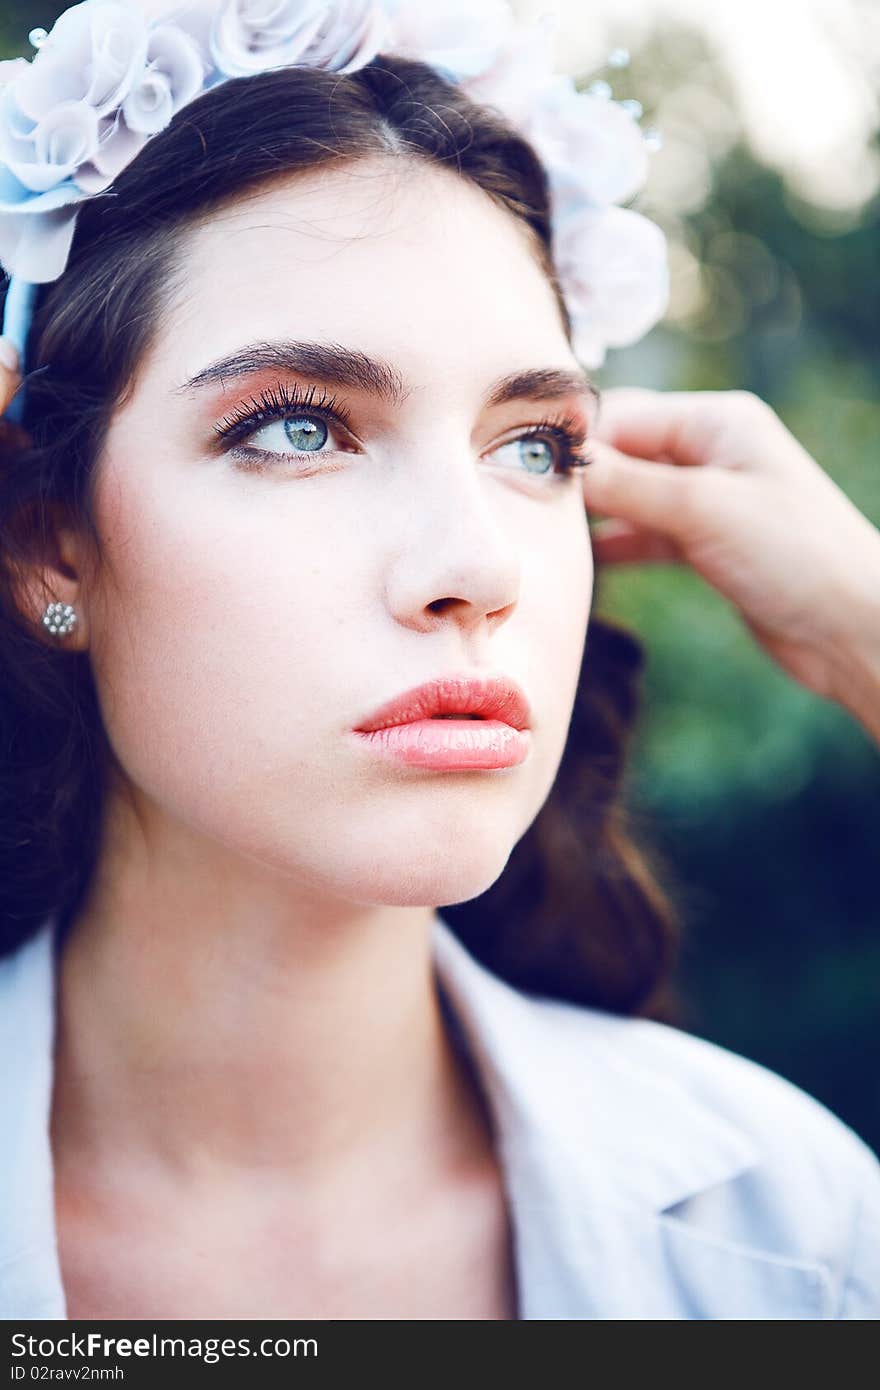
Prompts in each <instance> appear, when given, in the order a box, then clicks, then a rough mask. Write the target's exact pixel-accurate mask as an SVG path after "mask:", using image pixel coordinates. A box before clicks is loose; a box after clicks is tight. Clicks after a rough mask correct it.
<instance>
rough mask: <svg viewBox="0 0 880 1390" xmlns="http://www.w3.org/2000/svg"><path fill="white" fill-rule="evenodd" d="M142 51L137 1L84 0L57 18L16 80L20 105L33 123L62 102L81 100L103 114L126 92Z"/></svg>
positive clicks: (141, 59)
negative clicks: (128, 3)
mask: <svg viewBox="0 0 880 1390" xmlns="http://www.w3.org/2000/svg"><path fill="white" fill-rule="evenodd" d="M146 53H147V26H146V22H145V20H144V17H143V15H142V14H141V13H140V12H139V11H138V9H137V7H136V6H130V5H120V4H116V3H114V0H83V3H82V4H79V5H73V6H71V8H70V9H69V10H65V11H64V14H63V15H61V16H60V18H59V19H58V20H56V22H55V24H54V25H53V27H52V30H51V32H50V33H49V36H48V38H47V39H46V40H45V42H44V43H43V45H42V47H41V48H40V49H39V51H38V52H37V54H36V56H35V57H34V59H33V61H32V62H30V63H28V64H27V71H26V72H23V73H22V75H21V76H20V77H19V78H16V79H15V82H14V86H15V89H16V101H17V103H18V107H19V110H20V111H21V113H22V115H24V116H27V117H29V119H30V120H32V121H35V122H36V121H39V120H42V118H43V117H44V116H46V115H47V114H48V113H49V111H51V110H52V108H53V107H55V106H57V105H58V104H59V103H60V102H62V101H84V102H86V103H87V104H88V105H89V106H92V107H94V109H95V111H96V113H97V115H98V116H106V115H107V114H108V112H110V111H113V110H115V108H116V107H117V106H119V104H120V102H122V101H124V99H125V97H126V96H127V95H128V93H129V91H130V90H131V87H132V84H133V83H134V80H135V77H136V76H137V75H138V74H139V73H140V71H141V69H142V68H143V66H144V62H145V60H146Z"/></svg>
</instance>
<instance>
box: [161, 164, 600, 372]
mask: <svg viewBox="0 0 880 1390" xmlns="http://www.w3.org/2000/svg"><path fill="white" fill-rule="evenodd" d="M182 271H183V273H182V274H181V276H180V277H179V280H178V288H177V289H176V290H175V291H174V293H173V295H172V297H171V300H170V302H169V304H168V305H167V310H166V312H167V315H168V317H169V318H170V326H171V327H172V328H173V335H172V336H171V338H170V341H173V342H174V344H175V356H176V357H177V358H178V365H179V368H180V373H179V375H180V376H181V377H182V376H183V375H186V373H187V370H192V369H193V367H194V366H197V365H200V364H201V363H202V362H203V360H205V357H206V346H207V348H208V355H210V356H212V357H217V356H219V355H220V354H221V353H222V352H224V351H225V350H230V351H231V350H233V349H234V348H236V347H237V346H239V344H240V343H241V342H242V341H243V338H242V334H243V333H244V334H245V335H246V336H247V338H248V339H251V340H253V339H256V338H267V339H268V338H272V337H277V336H282V335H283V336H287V337H292V336H295V337H297V338H300V339H306V338H311V339H314V340H318V339H321V340H338V341H340V342H345V343H349V344H356V345H357V346H358V347H360V348H361V349H362V350H364V351H366V352H375V353H376V354H377V355H381V356H384V357H387V358H391V359H398V360H402V361H406V362H408V363H409V364H410V366H411V368H412V375H413V376H414V377H416V378H417V377H418V371H419V367H418V364H419V363H420V362H421V363H422V364H423V367H424V370H425V371H431V372H432V373H433V372H436V371H437V370H438V369H440V370H442V369H443V366H442V364H443V362H445V363H446V364H447V365H448V367H449V369H450V370H452V369H453V368H454V366H455V364H456V363H457V364H458V365H459V368H464V369H467V370H470V371H471V372H473V371H474V368H475V363H476V361H477V360H478V359H479V356H480V354H481V353H482V354H484V355H485V357H486V364H487V370H490V371H491V370H495V369H496V368H499V364H500V369H502V370H503V368H504V367H505V366H508V365H510V363H511V360H512V359H516V360H521V359H528V360H530V361H540V360H541V358H542V357H543V356H547V354H550V358H551V359H556V360H559V359H560V358H562V359H563V360H564V358H565V356H566V354H567V353H568V351H569V350H568V345H567V342H566V339H565V334H564V329H563V325H562V321H561V318H560V315H559V310H558V307H557V304H556V300H555V296H554V294H553V290H552V288H551V286H550V283H549V281H548V280H547V277H546V275H545V273H544V271H543V269H542V267H541V265H540V263H539V260H538V257H537V254H536V250H535V246H534V240H533V234H532V233H531V231H530V229H529V228H528V227H527V226H526V225H525V223H523V222H522V221H521V219H519V218H517V217H515V216H514V215H513V214H512V213H510V212H509V211H507V210H506V209H505V208H503V207H501V206H499V205H498V204H496V203H495V202H494V201H493V200H492V199H491V198H490V196H489V195H488V194H487V193H485V192H484V191H483V190H482V189H480V188H478V187H477V186H476V185H475V184H473V183H472V182H471V181H470V180H468V179H465V178H463V177H462V176H461V175H459V174H457V173H455V172H454V171H452V170H447V169H444V168H442V167H439V166H430V165H428V164H425V163H422V162H419V161H415V160H410V159H404V158H400V157H396V158H395V157H390V158H384V157H379V158H376V159H371V160H361V161H350V162H347V163H346V164H345V165H344V166H337V167H333V168H325V169H321V170H317V171H308V172H306V173H303V174H297V175H294V176H292V177H291V178H290V179H285V180H284V181H283V182H280V183H278V184H276V185H273V186H272V187H270V188H267V189H264V190H261V191H260V192H259V193H257V194H255V195H253V196H250V197H246V198H244V199H242V200H241V201H240V202H238V203H236V204H235V205H231V206H229V207H227V208H224V209H222V210H220V211H218V212H217V213H214V214H212V215H211V216H210V218H208V219H206V220H205V221H204V222H203V223H202V224H200V225H199V226H198V227H196V228H194V229H190V231H189V232H188V233H187V234H186V238H185V241H184V245H183V262H182ZM502 359H503V360H502ZM572 360H573V359H572ZM468 364H470V365H469V367H468ZM409 374H410V373H408V375H409Z"/></svg>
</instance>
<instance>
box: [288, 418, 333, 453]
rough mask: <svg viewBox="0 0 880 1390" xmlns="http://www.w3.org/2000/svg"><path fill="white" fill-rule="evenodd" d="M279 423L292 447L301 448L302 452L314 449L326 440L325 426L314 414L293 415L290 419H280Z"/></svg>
mask: <svg viewBox="0 0 880 1390" xmlns="http://www.w3.org/2000/svg"><path fill="white" fill-rule="evenodd" d="M281 424H282V425H283V426H284V433H285V434H286V435H287V438H288V439H289V440H290V442H291V444H292V445H293V447H294V449H301V450H302V451H303V452H304V453H309V452H310V451H316V450H318V449H320V448H321V445H322V444H326V442H327V436H328V433H329V431H328V429H327V426H326V424H325V423H324V421H323V420H318V419H316V418H315V417H314V416H310V415H294V416H293V417H292V418H291V419H287V420H282V421H281Z"/></svg>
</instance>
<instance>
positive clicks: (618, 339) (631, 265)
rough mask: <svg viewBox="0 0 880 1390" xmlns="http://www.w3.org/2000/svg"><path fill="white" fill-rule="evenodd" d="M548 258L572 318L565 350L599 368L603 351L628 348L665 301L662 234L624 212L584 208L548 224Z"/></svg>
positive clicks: (660, 311)
mask: <svg viewBox="0 0 880 1390" xmlns="http://www.w3.org/2000/svg"><path fill="white" fill-rule="evenodd" d="M553 255H554V261H555V264H556V270H557V274H558V276H559V279H560V283H561V285H562V289H563V294H564V296H565V303H566V307H567V308H568V311H569V314H570V315H571V318H572V338H573V342H572V346H573V349H574V353H575V356H576V357H578V359H579V360H580V361H581V362H582V363H583V364H584V366H586V367H589V368H593V367H601V366H602V364H603V362H604V361H605V352H606V348H609V347H612V348H615V347H627V346H628V345H629V344H630V343H634V342H636V341H637V340H638V339H639V338H641V337H643V336H644V335H645V334H646V333H647V332H648V329H649V328H653V326H654V324H655V323H657V322H658V321H659V320H660V319H661V318H662V317H663V314H664V313H665V311H666V306H667V304H668V302H669V265H668V259H667V250H666V237H665V236H664V234H663V232H662V231H661V229H660V228H659V227H658V226H657V224H656V222H652V221H650V219H649V218H647V217H643V216H642V214H641V213H639V212H634V211H633V210H632V209H631V208H620V207H614V206H610V207H605V208H587V207H583V208H580V209H578V210H576V211H574V212H572V213H571V214H570V215H569V216H567V217H563V218H561V219H560V223H559V225H558V226H554V235H553Z"/></svg>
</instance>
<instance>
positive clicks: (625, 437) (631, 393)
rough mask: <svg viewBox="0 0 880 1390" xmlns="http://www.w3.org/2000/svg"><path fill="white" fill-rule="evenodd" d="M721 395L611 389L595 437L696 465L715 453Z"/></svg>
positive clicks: (632, 451)
mask: <svg viewBox="0 0 880 1390" xmlns="http://www.w3.org/2000/svg"><path fill="white" fill-rule="evenodd" d="M721 394H723V393H721V392H717V391H651V390H648V389H647V388H643V387H636V386H618V387H615V388H612V389H610V390H607V391H604V392H603V393H602V398H601V401H600V403H599V414H598V420H597V422H596V426H595V429H594V434H593V437H594V439H600V440H604V441H605V442H606V443H608V444H612V445H614V447H615V448H616V449H620V450H622V452H623V453H627V454H635V455H637V456H638V457H639V458H643V459H655V460H660V459H665V460H668V461H669V462H671V463H677V464H684V465H685V466H686V467H687V466H691V467H694V466H698V465H700V464H703V463H705V462H706V460H707V458H708V457H709V455H710V454H711V452H712V447H713V442H714V440H715V438H716V436H717V433H718V427H719V418H718V403H717V397H718V396H719V395H721Z"/></svg>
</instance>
